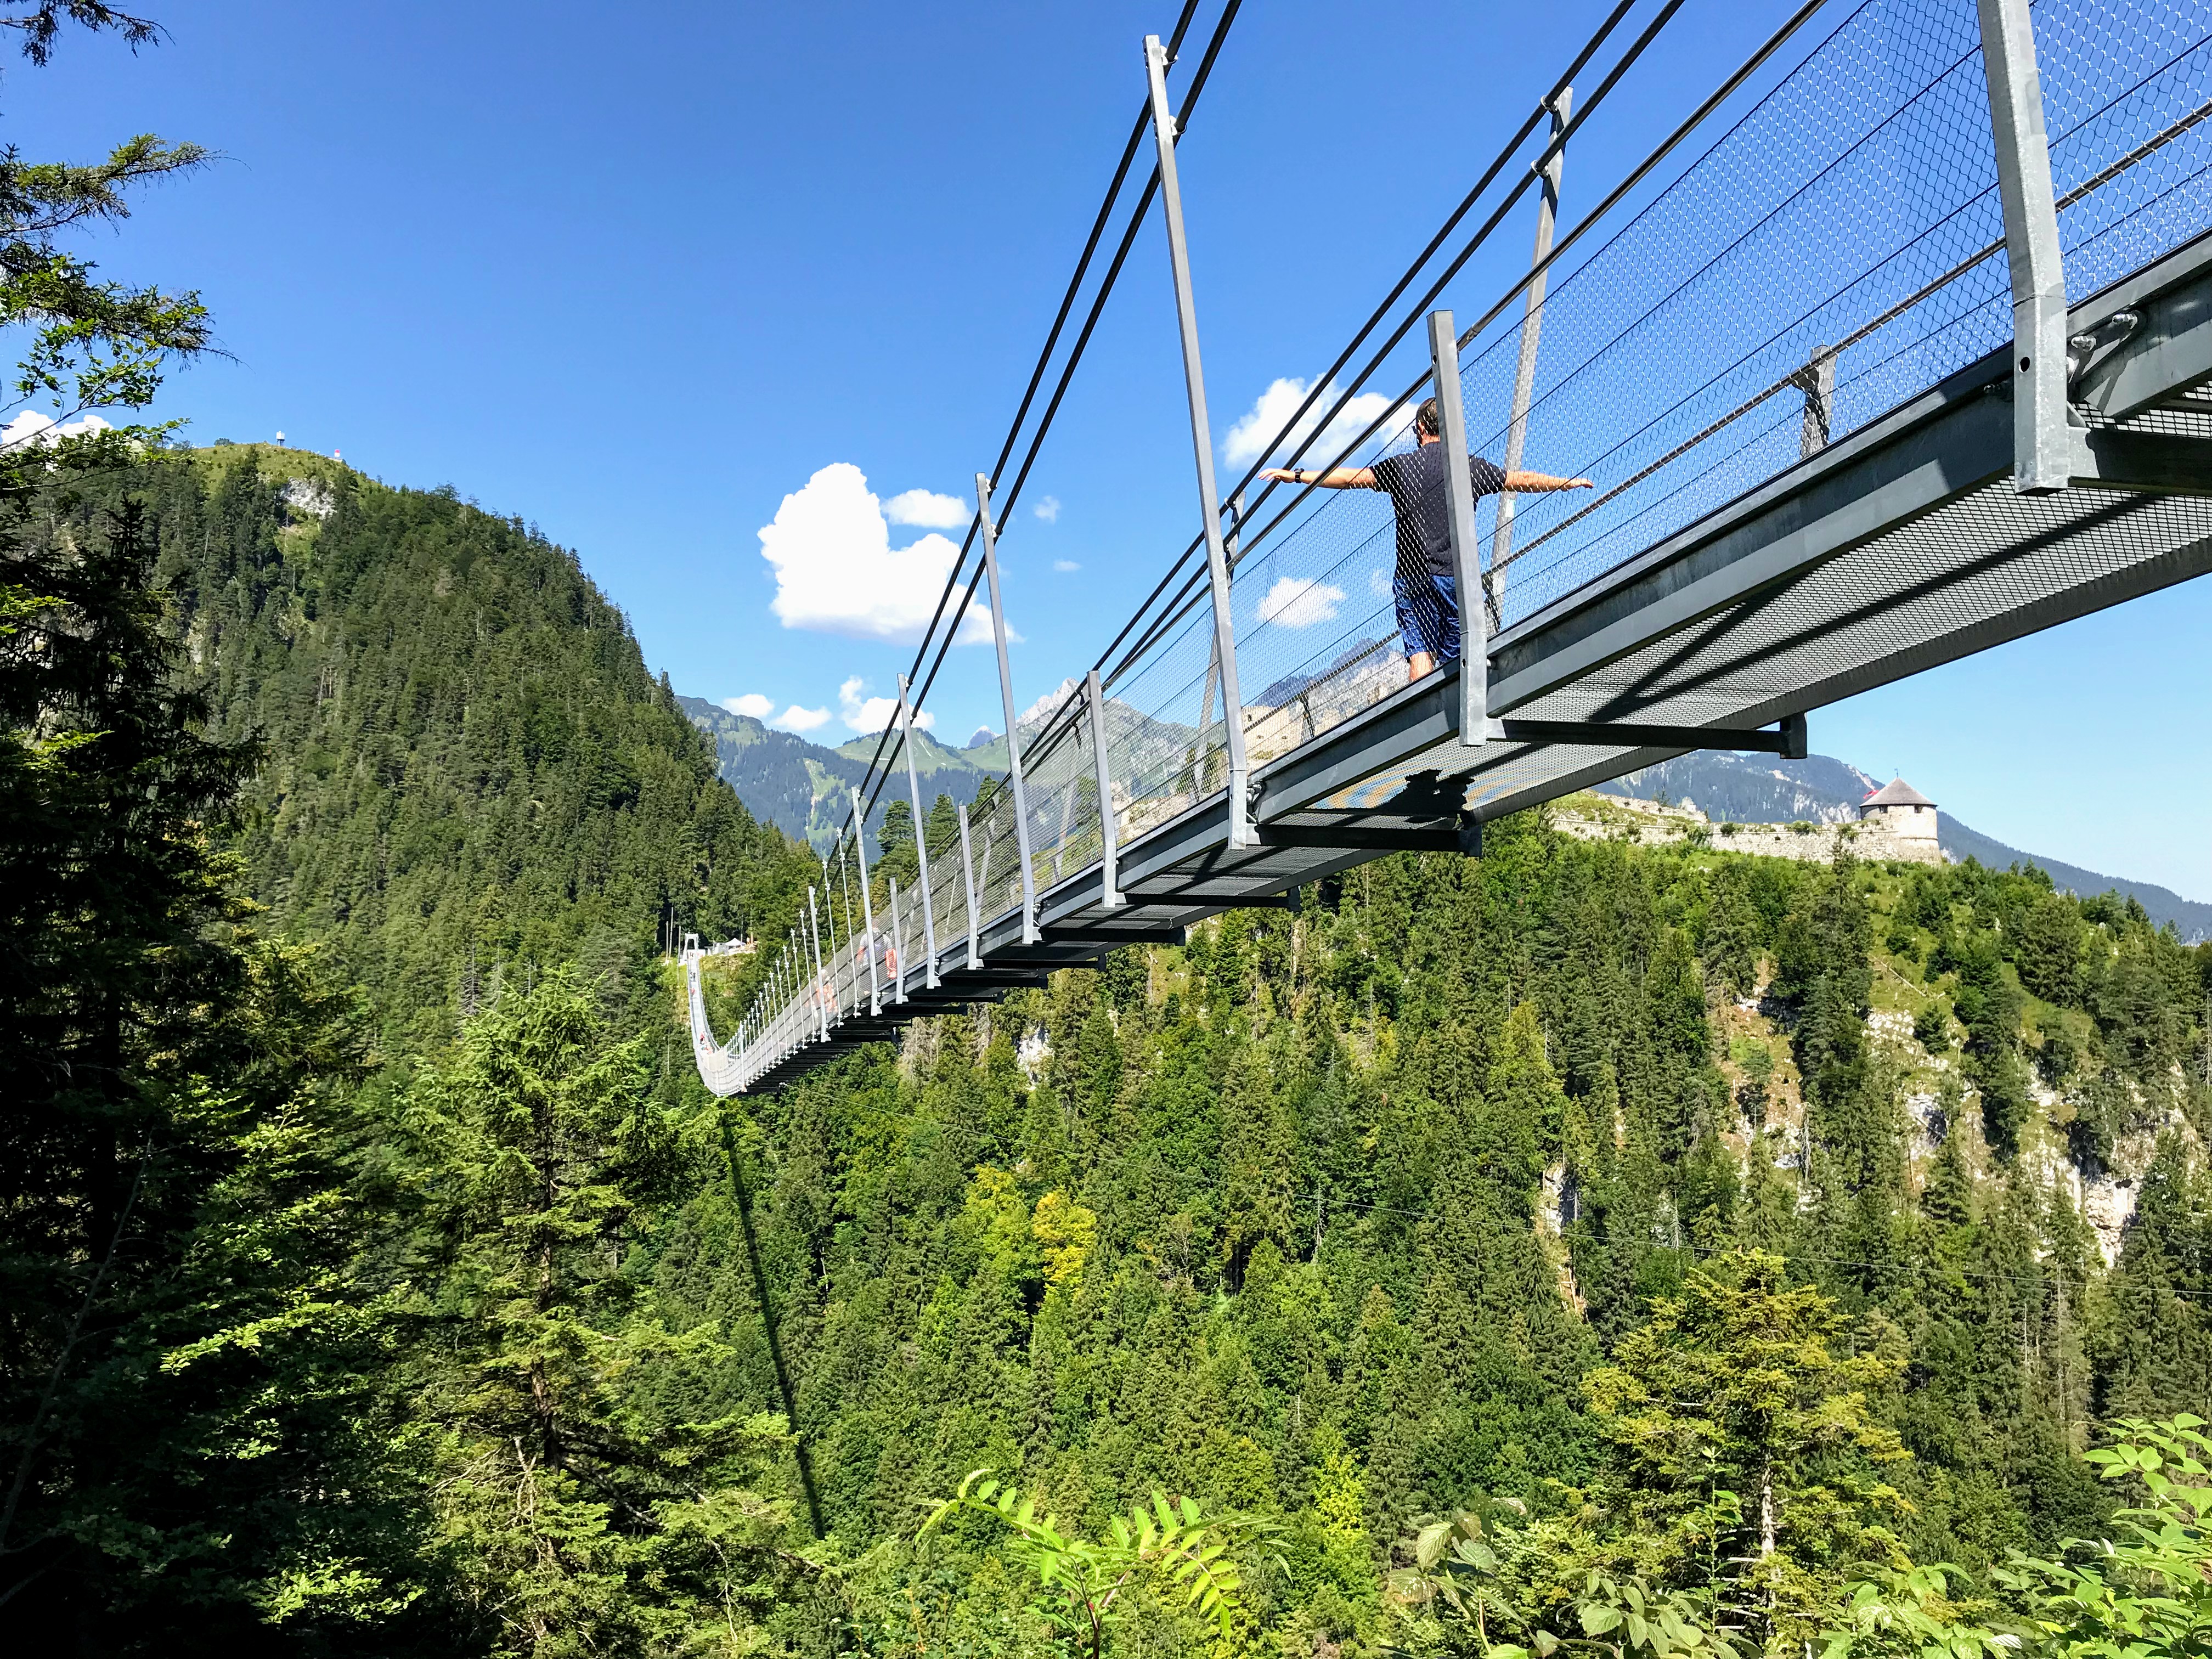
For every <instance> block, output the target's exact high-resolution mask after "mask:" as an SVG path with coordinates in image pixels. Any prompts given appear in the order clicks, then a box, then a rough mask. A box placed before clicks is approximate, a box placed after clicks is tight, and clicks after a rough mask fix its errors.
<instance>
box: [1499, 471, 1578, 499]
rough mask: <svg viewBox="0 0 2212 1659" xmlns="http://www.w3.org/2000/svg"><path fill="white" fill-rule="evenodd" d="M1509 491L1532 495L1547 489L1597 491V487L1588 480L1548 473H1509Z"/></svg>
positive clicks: (1506, 480)
mask: <svg viewBox="0 0 2212 1659" xmlns="http://www.w3.org/2000/svg"><path fill="white" fill-rule="evenodd" d="M1505 487H1506V488H1507V489H1515V490H1527V491H1528V492H1529V493H1531V494H1534V493H1536V492H1539V491H1541V490H1546V489H1596V488H1597V486H1596V485H1595V484H1594V483H1591V482H1590V481H1589V479H1588V478H1555V477H1553V476H1552V475H1551V474H1550V473H1548V472H1509V473H1507V474H1506V475H1505Z"/></svg>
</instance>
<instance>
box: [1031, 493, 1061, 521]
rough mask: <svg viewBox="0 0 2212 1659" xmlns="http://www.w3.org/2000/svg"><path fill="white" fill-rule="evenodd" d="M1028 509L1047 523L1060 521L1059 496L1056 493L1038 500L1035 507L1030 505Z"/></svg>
mask: <svg viewBox="0 0 2212 1659" xmlns="http://www.w3.org/2000/svg"><path fill="white" fill-rule="evenodd" d="M1030 512H1032V513H1036V515H1037V517H1039V518H1040V519H1042V520H1044V521H1045V522H1046V523H1047V524H1058V523H1059V522H1060V497H1059V496H1057V495H1048V496H1046V497H1045V498H1044V499H1043V500H1042V501H1039V502H1038V503H1037V504H1036V506H1035V507H1031V508H1030Z"/></svg>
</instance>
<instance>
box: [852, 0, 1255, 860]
mask: <svg viewBox="0 0 2212 1659" xmlns="http://www.w3.org/2000/svg"><path fill="white" fill-rule="evenodd" d="M1242 5H1243V0H1229V3H1228V4H1227V5H1226V6H1225V8H1224V9H1223V11H1222V15H1221V16H1220V17H1219V19H1218V20H1217V21H1216V22H1215V24H1214V27H1213V33H1212V38H1211V39H1210V40H1208V41H1207V43H1206V52H1205V53H1204V55H1203V56H1202V57H1201V58H1200V60H1199V66H1198V70H1197V72H1196V74H1195V75H1194V77H1193V79H1192V82H1191V86H1190V89H1189V90H1188V92H1187V93H1186V94H1184V98H1183V106H1182V112H1181V115H1180V117H1179V118H1178V122H1177V125H1178V129H1179V130H1187V128H1188V121H1189V117H1190V115H1191V113H1192V112H1193V111H1194V109H1195V108H1196V106H1197V102H1198V97H1199V94H1200V93H1201V92H1202V91H1203V90H1204V89H1205V85H1206V79H1207V77H1208V76H1211V75H1212V70H1213V65H1214V63H1215V61H1216V59H1217V58H1218V57H1219V55H1220V52H1221V47H1222V45H1223V43H1224V42H1225V40H1227V39H1228V35H1229V29H1230V26H1231V24H1233V23H1234V22H1235V21H1236V19H1237V12H1238V10H1239V9H1241V8H1242ZM1195 9H1196V0H1189V3H1188V4H1186V6H1185V8H1184V10H1183V15H1182V20H1181V21H1180V22H1179V23H1178V24H1177V26H1176V34H1175V37H1174V40H1172V41H1171V42H1170V47H1169V61H1170V64H1172V63H1173V62H1174V58H1175V49H1176V46H1179V45H1180V44H1181V42H1182V36H1183V32H1184V29H1185V27H1187V26H1188V22H1189V21H1190V17H1191V15H1192V13H1193V12H1194V10H1195ZM1148 119H1149V116H1146V117H1140V118H1139V125H1138V129H1137V131H1138V135H1139V137H1140V138H1141V136H1142V133H1143V129H1144V125H1145V122H1146V120H1148ZM1178 136H1180V131H1179V133H1178ZM1117 177H1118V175H1117ZM1158 189H1159V173H1158V169H1157V168H1155V169H1154V171H1153V173H1152V177H1151V178H1150V179H1148V180H1147V181H1146V185H1145V188H1144V191H1143V193H1142V194H1141V196H1140V197H1139V200H1138V203H1137V207H1136V210H1135V211H1134V212H1133V214H1132V215H1131V216H1130V220H1129V223H1128V226H1127V228H1126V229H1125V230H1124V232H1123V234H1122V237H1121V243H1120V245H1119V246H1117V248H1116V249H1115V255H1114V258H1113V261H1112V263H1111V264H1109V266H1108V267H1107V270H1106V274H1105V276H1104V277H1103V279H1102V280H1101V283H1100V285H1099V289H1098V292H1097V295H1096V296H1095V297H1094V298H1093V300H1092V301H1091V310H1090V312H1089V313H1088V314H1087V315H1086V317H1085V320H1084V325H1083V327H1082V329H1081V331H1079V333H1078V335H1077V336H1076V339H1075V343H1074V344H1073V346H1072V347H1071V348H1070V350H1069V354H1068V357H1067V360H1066V363H1065V364H1064V365H1063V366H1062V368H1061V371H1060V380H1059V381H1058V383H1057V384H1056V385H1055V386H1054V391H1053V395H1052V398H1051V399H1050V401H1049V402H1048V404H1046V407H1045V410H1044V413H1043V415H1042V416H1041V417H1040V419H1039V422H1038V425H1037V427H1036V430H1035V431H1034V432H1033V433H1032V435H1031V436H1030V446H1029V448H1028V450H1027V452H1026V453H1024V457H1023V460H1022V465H1021V468H1020V470H1019V471H1018V473H1017V475H1016V477H1015V479H1014V483H1013V486H1012V489H1009V490H1008V491H1006V494H1005V495H1004V497H1003V498H1001V497H1000V495H998V493H997V488H996V486H997V482H998V480H997V475H996V474H995V473H994V477H993V480H992V483H993V499H992V507H993V510H994V513H997V514H999V515H1000V521H1001V522H1003V521H1004V518H1003V515H1004V514H1005V513H1006V512H1007V511H1009V510H1010V509H1011V508H1012V507H1013V505H1014V503H1015V502H1016V501H1018V500H1019V498H1020V495H1021V489H1022V486H1023V484H1024V483H1026V482H1027V480H1028V477H1029V475H1030V469H1031V467H1032V466H1033V465H1035V464H1036V458H1037V454H1038V453H1039V451H1040V450H1041V449H1042V447H1043V444H1044V440H1045V437H1046V435H1047V434H1048V433H1049V431H1050V430H1051V427H1052V422H1053V420H1054V417H1055V416H1057V414H1058V412H1059V410H1060V400H1061V399H1062V398H1064V397H1065V396H1066V392H1067V388H1068V386H1069V384H1070V382H1071V381H1072V380H1073V377H1074V374H1075V370H1076V368H1077V367H1078V366H1079V364H1080V363H1081V362H1082V360H1083V354H1084V351H1085V349H1086V348H1087V347H1088V346H1089V344H1090V342H1091V334H1092V332H1093V331H1094V330H1095V329H1096V328H1097V325H1098V319H1099V318H1100V316H1101V315H1102V314H1103V312H1104V309H1105V305H1106V301H1107V299H1108V297H1109V295H1111V294H1112V292H1113V289H1114V284H1115V282H1116V281H1117V280H1118V279H1119V277H1120V276H1121V267H1122V265H1123V264H1124V263H1125V262H1126V261H1127V258H1128V256H1129V251H1130V249H1131V248H1132V247H1133V246H1134V245H1135V241H1136V236H1137V232H1138V231H1139V230H1140V229H1141V228H1143V226H1144V222H1145V219H1146V214H1147V212H1148V211H1149V210H1150V208H1151V206H1152V197H1153V196H1154V195H1155V194H1157V193H1158ZM1086 258H1087V252H1086ZM1071 297H1072V295H1071ZM1042 366H1043V365H1042V362H1040V365H1039V368H1040V376H1041V372H1042ZM1036 378H1037V377H1033V379H1032V386H1034V385H1035V384H1036ZM1017 434H1018V427H1017V428H1016V432H1015V433H1010V434H1009V435H1008V440H1007V443H1006V448H1005V450H1004V451H1002V452H1001V454H1000V467H1001V469H1003V466H1004V464H1005V461H1006V457H1007V456H1008V455H1011V454H1012V450H1013V447H1014V441H1015V436H1016V435H1017ZM980 529H981V521H980V515H979V516H978V519H977V520H975V521H973V522H971V523H970V525H969V532H968V540H967V541H965V542H963V544H961V556H960V558H959V559H958V560H956V561H955V562H954V564H953V568H952V573H951V575H950V576H949V577H948V578H947V579H946V583H945V592H944V593H943V594H942V595H940V596H939V600H938V608H937V613H936V615H935V616H933V617H932V618H931V621H930V628H929V631H928V632H927V634H925V635H923V639H922V646H921V651H920V652H919V653H917V654H916V655H915V665H914V666H915V671H914V673H913V674H910V675H909V676H908V678H909V680H910V681H914V682H915V683H916V685H917V689H916V690H915V691H914V692H912V693H910V694H909V706H910V707H919V706H920V704H921V700H922V699H923V698H924V697H925V696H927V695H928V692H929V690H930V688H931V687H932V686H933V685H934V684H936V681H937V672H938V670H939V668H941V667H942V666H943V665H944V662H945V656H946V654H947V653H949V652H950V651H951V647H952V641H953V640H954V639H955V638H956V637H957V634H958V629H959V625H958V623H957V621H956V622H955V623H953V625H952V626H951V628H949V629H946V630H945V634H944V635H943V637H942V638H941V639H940V640H939V643H938V647H937V654H936V656H935V658H934V659H933V660H931V662H930V664H929V669H928V671H927V673H926V674H924V673H922V672H921V664H922V659H923V658H924V657H927V655H928V653H929V641H930V640H931V639H932V638H933V637H936V635H937V623H938V622H939V620H940V619H941V618H942V617H943V616H944V614H945V602H946V600H948V599H951V595H952V592H953V591H954V590H955V588H956V587H957V586H958V583H959V575H960V570H961V568H962V565H963V564H964V562H966V558H967V553H968V548H969V545H971V544H973V542H974V540H975V536H976V534H977V532H978V531H979V530H980ZM982 576H983V571H982V567H981V564H980V563H979V564H978V565H977V567H976V569H975V574H974V575H972V576H970V577H969V580H968V586H967V590H966V592H964V593H963V595H962V597H961V601H960V607H959V611H958V615H959V616H961V617H964V616H966V615H967V611H968V607H969V605H971V604H972V603H974V600H975V592H976V589H977V587H978V586H980V585H981V581H982ZM1018 735H1019V734H1018V733H1015V732H1009V733H1008V734H1007V739H1006V740H1007V743H1008V744H1009V746H1010V748H1011V745H1012V744H1013V743H1015V742H1016V741H1018ZM889 738H890V731H889V728H888V727H887V728H886V729H885V732H884V737H883V738H880V739H878V743H877V745H876V754H875V757H873V758H872V759H871V761H870V762H869V781H868V782H867V783H866V785H865V786H864V787H865V788H866V799H864V801H863V803H862V810H863V811H868V810H872V808H873V807H874V805H875V803H876V800H877V799H878V797H879V796H880V794H881V793H882V791H883V787H884V779H883V778H878V777H877V776H876V770H877V768H878V763H880V762H881V760H882V758H883V753H884V747H885V746H886V744H888V742H889ZM886 776H887V775H886ZM847 820H848V823H849V822H850V820H851V814H850V812H849V811H848V814H847ZM840 833H841V835H842V830H841V832H840Z"/></svg>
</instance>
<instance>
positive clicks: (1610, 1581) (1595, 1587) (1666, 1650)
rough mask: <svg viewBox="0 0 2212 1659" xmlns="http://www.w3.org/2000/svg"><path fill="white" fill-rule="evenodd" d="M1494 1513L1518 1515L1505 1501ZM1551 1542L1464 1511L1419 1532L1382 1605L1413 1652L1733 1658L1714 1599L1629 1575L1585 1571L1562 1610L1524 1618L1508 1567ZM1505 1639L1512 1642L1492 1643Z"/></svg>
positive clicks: (1527, 1658) (1491, 1657)
mask: <svg viewBox="0 0 2212 1659" xmlns="http://www.w3.org/2000/svg"><path fill="white" fill-rule="evenodd" d="M1497 1507H1498V1509H1500V1510H1510V1511H1512V1512H1514V1513H1516V1514H1522V1513H1525V1512H1526V1511H1525V1510H1523V1508H1522V1505H1521V1504H1520V1503H1519V1502H1518V1501H1516V1500H1514V1499H1510V1498H1508V1499H1504V1500H1501V1501H1500V1502H1499V1503H1498V1505H1497ZM1556 1543H1557V1541H1556V1540H1553V1539H1550V1538H1540V1537H1536V1536H1533V1535H1532V1534H1530V1533H1528V1532H1526V1531H1516V1529H1514V1528H1510V1527H1505V1526H1492V1525H1490V1524H1488V1523H1486V1522H1485V1520H1484V1519H1483V1517H1482V1516H1480V1515H1478V1514H1475V1513H1473V1512H1470V1511H1467V1510H1462V1511H1461V1512H1460V1513H1458V1514H1456V1515H1455V1516H1452V1517H1451V1518H1450V1519H1449V1520H1448V1521H1439V1522H1435V1523H1433V1524H1431V1525H1430V1526H1427V1527H1424V1528H1421V1530H1420V1531H1419V1533H1418V1534H1415V1536H1414V1540H1413V1564H1412V1565H1410V1566H1407V1567H1403V1568H1401V1569H1400V1570H1399V1571H1396V1572H1394V1573H1392V1574H1391V1575H1390V1582H1389V1599H1390V1601H1391V1602H1392V1603H1393V1604H1394V1605H1395V1607H1397V1608H1398V1609H1399V1610H1400V1611H1401V1613H1402V1614H1404V1615H1405V1616H1406V1618H1407V1621H1408V1623H1409V1625H1410V1626H1411V1630H1410V1632H1409V1634H1410V1636H1411V1638H1412V1645H1413V1646H1414V1647H1416V1648H1419V1649H1422V1650H1438V1649H1447V1650H1470V1649H1471V1650H1472V1651H1474V1652H1475V1653H1478V1654H1480V1655H1482V1656H1483V1659H1552V1656H1553V1655H1555V1654H1559V1653H1560V1652H1562V1651H1563V1650H1568V1649H1574V1648H1580V1649H1585V1650H1589V1651H1590V1652H1592V1653H1594V1654H1597V1655H1602V1656H1604V1659H1739V1656H1740V1655H1741V1651H1742V1650H1741V1647H1740V1646H1739V1644H1737V1642H1736V1641H1735V1639H1734V1638H1732V1637H1731V1635H1730V1634H1729V1632H1728V1631H1726V1630H1725V1629H1724V1628H1723V1626H1722V1625H1721V1623H1720V1620H1719V1618H1718V1609H1717V1605H1716V1603H1715V1598H1714V1597H1713V1595H1711V1594H1704V1593H1699V1592H1693V1591H1689V1590H1683V1589H1657V1588H1655V1587H1654V1586H1652V1585H1650V1584H1649V1583H1645V1582H1644V1579H1642V1578H1641V1577H1635V1576H1633V1575H1632V1576H1629V1577H1625V1578H1616V1577H1613V1575H1612V1574H1610V1573H1607V1572H1604V1571H1599V1570H1595V1569H1593V1570H1592V1571H1590V1572H1589V1573H1588V1574H1587V1575H1585V1576H1584V1577H1583V1581H1582V1583H1580V1585H1579V1586H1578V1587H1577V1588H1576V1589H1575V1590H1574V1592H1573V1593H1572V1595H1571V1597H1570V1598H1569V1599H1568V1600H1567V1601H1565V1603H1564V1604H1562V1605H1557V1606H1549V1607H1545V1608H1544V1609H1543V1610H1542V1611H1540V1612H1535V1613H1532V1612H1530V1611H1529V1610H1528V1606H1527V1598H1526V1597H1524V1596H1523V1595H1517V1594H1516V1589H1517V1588H1519V1586H1518V1582H1517V1579H1518V1575H1516V1572H1515V1568H1516V1565H1517V1566H1523V1567H1525V1566H1526V1565H1528V1561H1527V1559H1525V1558H1527V1557H1529V1556H1532V1555H1541V1554H1549V1553H1552V1551H1553V1547H1554V1546H1555V1545H1556ZM1516 1557H1522V1558H1524V1559H1522V1560H1520V1561H1518V1562H1516V1560H1515V1559H1514V1558H1516ZM1447 1615H1449V1618H1447ZM1547 1620H1549V1621H1550V1622H1551V1623H1553V1624H1565V1626H1566V1628H1567V1633H1566V1634H1564V1635H1563V1634H1561V1633H1560V1632H1559V1631H1557V1630H1554V1629H1550V1628H1547V1624H1546V1621H1547ZM1493 1624H1495V1625H1496V1626H1498V1633H1497V1634H1493V1632H1492V1626H1493ZM1506 1634H1510V1636H1512V1637H1513V1638H1516V1639H1514V1640H1510V1641H1508V1640H1502V1639H1499V1636H1501V1635H1506ZM1470 1637H1471V1638H1473V1640H1472V1643H1471V1644H1470V1643H1469V1641H1468V1639H1467V1638H1470Z"/></svg>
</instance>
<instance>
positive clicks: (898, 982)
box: [890, 876, 906, 1002]
mask: <svg viewBox="0 0 2212 1659" xmlns="http://www.w3.org/2000/svg"><path fill="white" fill-rule="evenodd" d="M890 898H891V960H892V961H893V963H896V966H895V967H893V968H892V969H891V1000H892V1001H893V1002H904V1001H905V1000H906V918H905V917H904V916H902V915H900V914H899V902H898V878H897V877H896V876H893V877H892V878H891V894H890Z"/></svg>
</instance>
